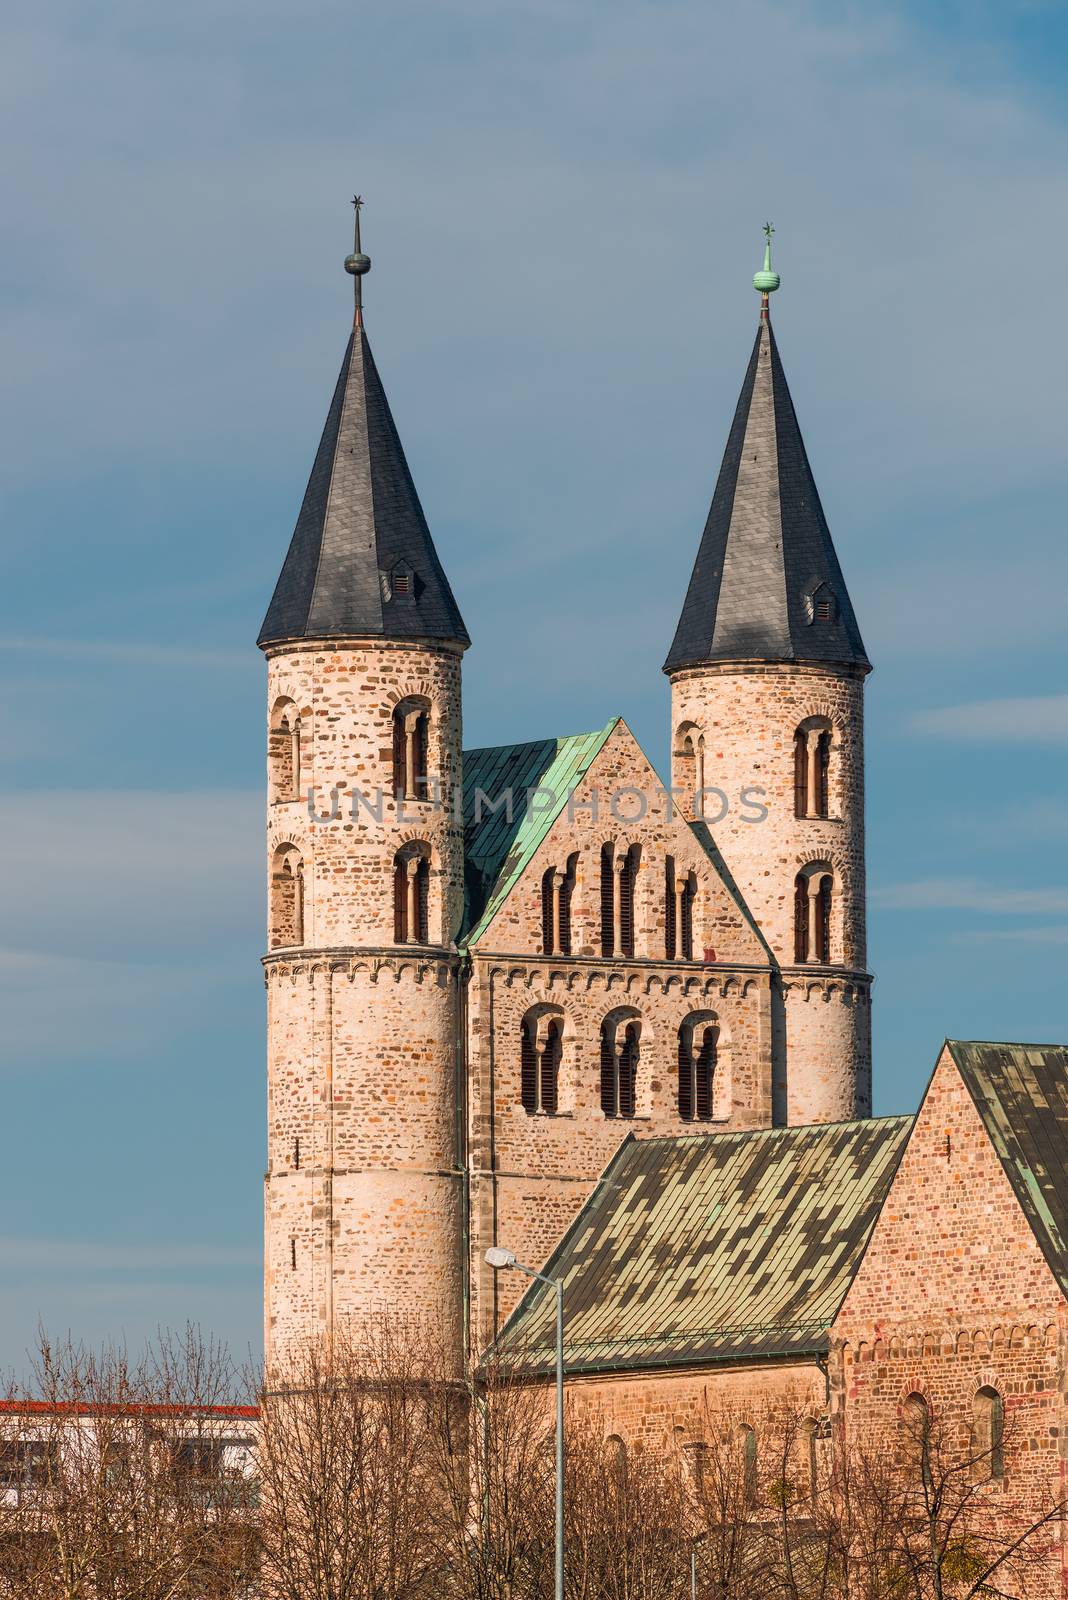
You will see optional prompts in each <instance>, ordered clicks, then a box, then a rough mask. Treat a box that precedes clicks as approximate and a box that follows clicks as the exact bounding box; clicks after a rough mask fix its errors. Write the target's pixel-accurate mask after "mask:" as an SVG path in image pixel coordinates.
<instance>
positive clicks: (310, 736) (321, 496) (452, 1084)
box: [258, 208, 469, 1361]
mask: <svg viewBox="0 0 1068 1600" xmlns="http://www.w3.org/2000/svg"><path fill="white" fill-rule="evenodd" d="M369 267H370V261H369V260H368V258H367V257H366V256H365V255H363V254H362V252H361V251H360V247H359V210H358V208H357V237H356V249H355V252H354V254H353V255H352V256H350V257H349V258H348V260H347V261H346V268H347V269H348V270H349V271H350V272H352V273H353V274H354V279H355V289H356V313H355V317H354V325H353V329H352V335H351V337H350V339H349V343H348V347H347V349H346V351H345V357H344V360H343V362H342V365H341V373H340V376H339V378H338V381H337V386H336V388H335V390H334V396H333V400H332V402H331V405H330V410H329V414H328V416H327V419H326V426H325V428H324V430H323V435H322V440H321V442H320V445H319V449H318V453H317V454H316V457H315V462H314V465H313V467H312V471H311V477H310V479H309V481H308V487H307V490H306V492H305V496H304V501H303V504H302V506H301V509H300V514H299V516H298V518H297V525H296V530H295V532H294V534H293V538H292V542H291V544H290V547H289V552H288V554H287V556H286V559H285V564H284V565H283V568H282V572H281V575H280V577H279V579H278V583H277V585H276V587H275V591H274V596H273V598H272V600H271V604H270V607H269V609H268V612H267V616H266V618H265V620H264V623H263V627H262V629H261V630H260V635H259V639H258V643H259V645H260V648H261V649H262V650H263V651H264V653H265V655H266V657H267V664H268V735H267V736H268V744H269V755H268V766H269V797H268V798H269V807H268V847H267V863H266V865H267V874H268V883H269V951H268V954H267V956H266V958H265V963H264V965H265V969H266V986H267V1006H268V1081H269V1104H268V1127H269V1132H268V1167H267V1177H266V1197H265V1205H266V1219H265V1221H266V1230H265V1231H266V1294H265V1300H266V1308H265V1321H266V1346H267V1352H268V1361H274V1360H278V1359H280V1358H281V1356H282V1354H283V1352H284V1350H285V1347H286V1343H287V1341H291V1340H293V1339H296V1338H299V1337H303V1336H306V1335H307V1334H309V1333H312V1332H322V1333H328V1332H329V1331H331V1330H332V1328H333V1327H334V1325H335V1321H336V1318H337V1317H338V1316H340V1315H342V1314H348V1313H352V1314H356V1315H363V1314H366V1313H368V1312H371V1313H373V1312H374V1311H375V1310H376V1308H380V1307H382V1305H383V1298H384V1296H386V1295H388V1298H389V1308H390V1310H391V1312H392V1313H393V1314H396V1313H397V1312H409V1313H411V1314H413V1315H414V1316H417V1317H418V1318H420V1319H421V1320H423V1321H428V1320H429V1321H433V1322H435V1323H437V1324H439V1325H440V1326H441V1328H442V1333H443V1344H444V1347H445V1348H446V1349H449V1350H455V1352H456V1359H457V1361H459V1360H460V1359H461V1353H462V1348H463V1340H462V1329H461V1321H460V1318H461V1277H462V1266H461V1263H462V1258H463V1242H462V1200H463V1184H462V1180H461V1170H460V1150H459V1139H460V1129H459V1126H458V1117H459V1107H460V1086H459V1084H458V1081H457V1075H458V1052H457V1038H456V1015H457V1009H458V1008H457V981H458V961H459V958H458V956H457V953H456V946H455V943H454V940H455V935H456V932H457V929H458V927H459V922H460V917H461V914H462V909H463V858H462V839H461V834H460V828H459V823H458V822H456V821H455V820H453V819H454V817H455V814H456V812H455V807H454V800H455V797H456V791H457V789H458V786H459V784H460V781H461V768H460V761H461V757H460V724H461V704H460V662H461V656H462V653H463V651H464V649H465V648H466V646H467V644H468V642H469V641H468V636H467V633H466V630H465V628H464V625H463V621H462V620H461V617H460V613H459V610H458V608H457V605H456V602H455V600H454V599H453V595H452V591H451V589H450V587H449V583H448V580H447V578H446V576H445V573H444V571H443V570H442V567H441V563H440V562H439V560H438V557H437V553H436V551H435V549H434V545H433V542H432V540H431V537H430V532H429V529H428V528H427V524H426V520H425V518H424V516H423V512H422V509H421V506H420V503H419V498H418V496H417V494H416V490H415V486H414V484H413V482H412V478H411V474H410V472H409V470H408V465H407V462H406V461H405V457H404V452H403V450H402V448H401V443H400V439H399V437H398V434H397V429H396V426H395V425H394V421H393V417H392V415H391V413H390V409H389V405H388V403H387V401H386V396H385V393H384V390H383V387H382V383H381V379H380V378H379V375H378V371H377V368H376V367H375V363H374V358H373V356H372V354H371V347H370V345H369V343H368V340H367V335H366V332H365V330H364V326H363V315H362V310H361V293H360V290H361V280H362V277H363V274H364V273H365V272H366V271H367V270H368V268H369ZM431 774H433V775H434V781H433V785H432V783H431V779H430V775H431ZM353 786H356V787H357V788H358V791H359V793H360V795H361V796H362V797H364V798H363V799H362V800H361V801H359V802H356V801H354V800H353V799H352V788H353ZM432 787H434V788H435V789H436V790H439V791H440V792H437V793H433V794H432V793H431V792H430V791H431V788H432ZM309 791H311V792H312V793H313V796H314V804H311V803H309V800H308V794H309ZM332 791H334V793H333V795H332ZM338 791H343V794H342V793H339V792H338ZM438 800H440V804H436V803H434V802H436V801H438Z"/></svg>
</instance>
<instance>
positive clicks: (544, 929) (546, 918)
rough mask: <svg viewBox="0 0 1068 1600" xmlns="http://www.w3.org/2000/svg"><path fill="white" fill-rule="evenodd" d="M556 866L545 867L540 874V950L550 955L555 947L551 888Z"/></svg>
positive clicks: (554, 920) (554, 922)
mask: <svg viewBox="0 0 1068 1600" xmlns="http://www.w3.org/2000/svg"><path fill="white" fill-rule="evenodd" d="M556 875H557V873H556V868H555V867H547V868H546V869H545V871H544V872H543V873H542V875H541V951H542V955H546V956H551V955H552V953H553V951H554V950H555V948H556V917H555V916H554V915H553V909H554V908H553V888H554V881H553V880H554V879H555V878H556Z"/></svg>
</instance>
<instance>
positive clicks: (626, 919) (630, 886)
mask: <svg viewBox="0 0 1068 1600" xmlns="http://www.w3.org/2000/svg"><path fill="white" fill-rule="evenodd" d="M640 855H641V847H640V845H636V844H632V845H631V847H630V849H629V850H628V851H627V853H626V855H625V856H624V857H623V859H622V861H621V862H620V863H619V869H618V877H619V916H618V925H619V938H618V939H617V940H616V941H615V942H616V945H617V951H618V954H619V955H622V956H628V957H631V958H633V955H634V885H635V882H636V881H637V877H638V861H639V858H640Z"/></svg>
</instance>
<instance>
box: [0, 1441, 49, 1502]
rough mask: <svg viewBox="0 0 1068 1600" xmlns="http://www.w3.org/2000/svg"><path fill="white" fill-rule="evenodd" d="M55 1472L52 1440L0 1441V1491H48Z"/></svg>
mask: <svg viewBox="0 0 1068 1600" xmlns="http://www.w3.org/2000/svg"><path fill="white" fill-rule="evenodd" d="M58 1470H59V1446H58V1442H57V1441H56V1440H54V1439H5V1440H3V1441H0V1490H4V1491H8V1492H13V1493H14V1495H15V1497H16V1499H18V1498H21V1496H22V1494H23V1492H24V1491H33V1490H39V1489H45V1488H48V1486H49V1485H50V1484H53V1483H55V1481H56V1476H57V1473H58Z"/></svg>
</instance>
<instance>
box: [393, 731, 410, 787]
mask: <svg viewBox="0 0 1068 1600" xmlns="http://www.w3.org/2000/svg"><path fill="white" fill-rule="evenodd" d="M407 752H408V741H407V738H406V736H405V732H404V714H403V712H401V711H394V713H393V794H394V798H397V797H399V798H400V799H402V800H403V798H404V796H405V794H406V793H407V791H408V754H407Z"/></svg>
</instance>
